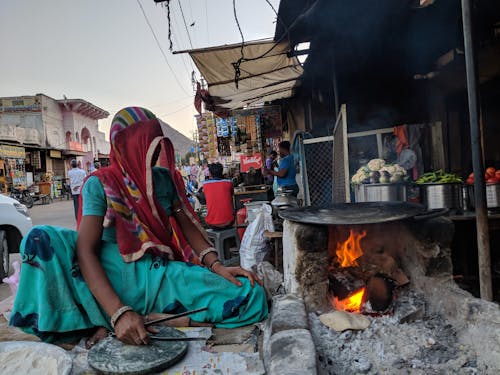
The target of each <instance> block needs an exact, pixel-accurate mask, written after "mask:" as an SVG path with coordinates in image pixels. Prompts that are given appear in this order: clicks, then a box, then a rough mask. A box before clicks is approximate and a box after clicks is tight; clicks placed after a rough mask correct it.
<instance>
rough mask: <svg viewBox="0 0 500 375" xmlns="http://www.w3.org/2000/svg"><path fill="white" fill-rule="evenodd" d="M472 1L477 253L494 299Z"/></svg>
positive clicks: (466, 10) (469, 54) (484, 286)
mask: <svg viewBox="0 0 500 375" xmlns="http://www.w3.org/2000/svg"><path fill="white" fill-rule="evenodd" d="M471 3H472V1H471V0H462V23H463V29H464V52H465V67H466V73H467V94H468V100H469V122H470V142H471V149H472V166H473V172H474V196H475V207H476V230H477V256H478V261H479V284H480V285H479V288H480V294H481V298H482V299H485V300H487V301H491V300H492V299H493V290H492V279H491V254H490V235H489V228H488V211H487V207H486V185H485V181H484V180H485V179H484V164H483V149H482V143H481V131H480V128H479V112H480V110H479V108H480V101H479V87H478V84H477V76H478V70H477V66H476V56H475V54H474V38H473V26H474V25H473V23H472V17H473V15H472V4H471Z"/></svg>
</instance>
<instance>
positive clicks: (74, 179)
mask: <svg viewBox="0 0 500 375" xmlns="http://www.w3.org/2000/svg"><path fill="white" fill-rule="evenodd" d="M86 176H87V174H86V173H85V171H84V170H83V169H81V168H78V163H77V162H76V159H73V160H71V169H70V171H69V172H68V177H69V187H70V189H71V196H72V197H73V207H74V209H75V219H76V218H77V217H78V200H79V199H80V192H81V191H82V186H83V180H85V177H86Z"/></svg>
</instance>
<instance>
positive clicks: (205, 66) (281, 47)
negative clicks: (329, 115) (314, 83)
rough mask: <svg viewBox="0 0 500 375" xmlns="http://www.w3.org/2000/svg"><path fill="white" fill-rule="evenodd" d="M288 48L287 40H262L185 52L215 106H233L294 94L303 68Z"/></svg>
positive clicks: (229, 107)
mask: <svg viewBox="0 0 500 375" xmlns="http://www.w3.org/2000/svg"><path fill="white" fill-rule="evenodd" d="M289 48H290V47H289V45H288V43H287V42H283V43H276V42H274V41H272V40H261V41H252V42H246V43H245V44H244V46H243V48H242V47H241V44H233V45H224V46H219V47H211V48H205V49H197V50H190V51H184V52H188V53H189V55H190V56H191V58H192V59H193V61H194V63H195V64H196V66H197V68H198V69H199V71H200V73H201V75H202V76H203V77H204V78H205V80H206V81H207V83H208V93H209V94H210V96H211V100H212V101H213V103H215V106H216V107H217V109H236V108H243V107H245V106H248V105H252V104H259V103H263V102H268V101H272V100H276V99H282V98H288V97H290V96H292V95H293V88H294V87H295V86H296V85H297V80H298V79H299V78H300V76H301V75H302V73H303V69H302V66H301V64H300V62H299V60H298V58H297V57H296V56H292V57H289V56H288V55H287V52H288V51H289ZM242 56H243V58H242ZM240 59H241V60H240ZM238 62H240V63H239V66H238ZM235 63H236V66H235ZM238 68H239V76H238V77H237V78H236V74H235V73H236V70H238Z"/></svg>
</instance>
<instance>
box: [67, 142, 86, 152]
mask: <svg viewBox="0 0 500 375" xmlns="http://www.w3.org/2000/svg"><path fill="white" fill-rule="evenodd" d="M68 146H69V149H70V150H72V151H80V152H83V145H82V144H81V143H80V142H75V141H69V142H68Z"/></svg>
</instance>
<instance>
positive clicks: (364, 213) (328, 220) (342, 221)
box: [280, 202, 425, 225]
mask: <svg viewBox="0 0 500 375" xmlns="http://www.w3.org/2000/svg"><path fill="white" fill-rule="evenodd" d="M424 212H425V207H424V206H422V205H420V204H416V203H407V202H366V203H343V204H335V205H333V206H330V207H327V208H324V207H300V208H289V209H286V210H283V211H281V212H280V216H281V217H282V218H283V219H286V220H290V221H295V222H298V223H304V224H315V225H360V224H375V223H385V222H389V221H397V220H404V219H409V218H412V217H415V216H418V215H420V214H423V213H424Z"/></svg>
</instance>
